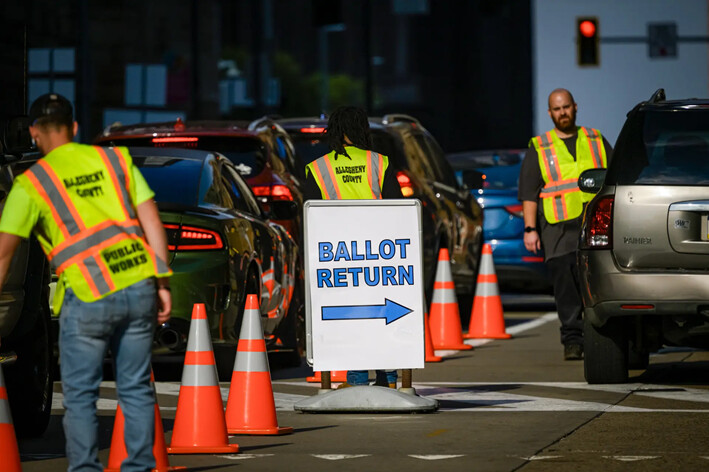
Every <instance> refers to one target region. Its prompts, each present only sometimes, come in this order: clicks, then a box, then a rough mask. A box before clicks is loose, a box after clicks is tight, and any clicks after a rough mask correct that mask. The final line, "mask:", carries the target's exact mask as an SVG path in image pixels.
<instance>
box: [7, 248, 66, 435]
mask: <svg viewBox="0 0 709 472" xmlns="http://www.w3.org/2000/svg"><path fill="white" fill-rule="evenodd" d="M42 257H44V256H43V255H42ZM30 262H32V256H30ZM29 267H33V268H36V267H37V266H36V265H30V266H29ZM40 277H41V276H40ZM25 293H26V298H25V305H24V307H23V310H22V315H21V316H22V319H24V320H32V321H33V323H32V325H31V327H29V329H28V330H27V331H26V332H23V333H22V334H21V335H20V336H18V337H17V338H13V339H12V341H11V342H9V343H8V344H10V347H11V348H12V349H13V350H14V351H15V353H17V361H16V362H15V363H14V364H13V365H11V366H8V367H7V369H6V370H5V379H6V382H7V394H8V399H9V402H10V410H11V412H12V418H13V423H14V426H15V432H16V433H17V436H18V437H36V436H40V435H41V434H42V433H44V431H45V430H46V429H47V425H48V424H49V417H50V414H51V411H52V393H53V378H52V367H53V364H54V361H53V359H54V354H53V351H54V349H53V341H52V336H51V335H50V311H49V287H48V285H47V284H46V283H45V280H44V278H42V280H37V277H36V276H34V275H33V274H30V275H29V276H28V284H27V290H26V291H25Z"/></svg>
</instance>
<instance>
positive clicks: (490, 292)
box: [475, 282, 500, 297]
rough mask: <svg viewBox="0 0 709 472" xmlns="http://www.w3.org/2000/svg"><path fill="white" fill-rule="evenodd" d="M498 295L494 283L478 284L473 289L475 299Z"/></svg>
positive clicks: (498, 292)
mask: <svg viewBox="0 0 709 472" xmlns="http://www.w3.org/2000/svg"><path fill="white" fill-rule="evenodd" d="M499 295H500V291H499V290H498V288H497V284H496V283H495V282H478V285H477V287H476V289H475V296H476V297H497V296H499Z"/></svg>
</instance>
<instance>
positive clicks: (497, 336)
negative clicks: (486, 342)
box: [463, 333, 512, 339]
mask: <svg viewBox="0 0 709 472" xmlns="http://www.w3.org/2000/svg"><path fill="white" fill-rule="evenodd" d="M511 337H512V335H511V334H507V333H500V334H464V335H463V339H510V338H511Z"/></svg>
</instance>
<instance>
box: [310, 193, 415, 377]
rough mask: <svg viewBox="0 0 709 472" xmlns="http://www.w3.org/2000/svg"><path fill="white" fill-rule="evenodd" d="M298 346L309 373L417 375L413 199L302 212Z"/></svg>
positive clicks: (313, 205) (318, 204)
mask: <svg viewBox="0 0 709 472" xmlns="http://www.w3.org/2000/svg"><path fill="white" fill-rule="evenodd" d="M304 208H305V209H304V224H305V238H304V239H305V243H304V244H305V290H306V345H307V355H308V357H307V359H308V363H309V364H310V365H312V366H313V369H314V370H316V371H333V370H365V369H366V370H370V369H391V370H393V369H413V368H423V367H424V362H425V346H424V301H423V267H422V262H421V261H422V257H421V251H422V249H421V203H420V202H419V201H418V200H408V199H407V200H404V199H401V200H311V201H308V202H306V203H305V206H304Z"/></svg>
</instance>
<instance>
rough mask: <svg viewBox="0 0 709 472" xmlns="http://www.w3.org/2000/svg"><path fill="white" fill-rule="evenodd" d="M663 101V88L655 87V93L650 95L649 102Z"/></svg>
mask: <svg viewBox="0 0 709 472" xmlns="http://www.w3.org/2000/svg"><path fill="white" fill-rule="evenodd" d="M664 101H665V89H663V88H661V89H657V91H656V92H655V93H653V94H652V97H650V103H657V102H664Z"/></svg>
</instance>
